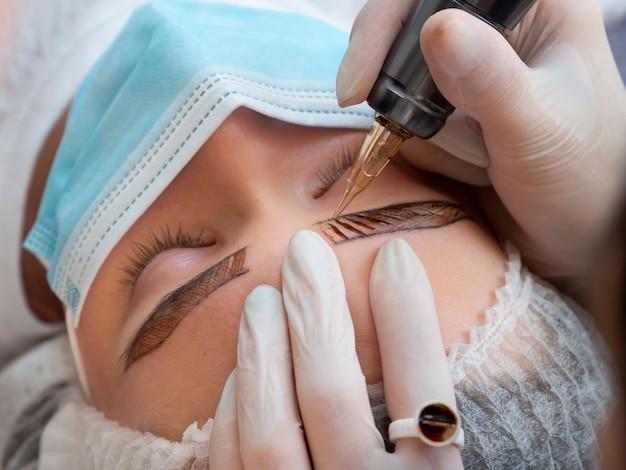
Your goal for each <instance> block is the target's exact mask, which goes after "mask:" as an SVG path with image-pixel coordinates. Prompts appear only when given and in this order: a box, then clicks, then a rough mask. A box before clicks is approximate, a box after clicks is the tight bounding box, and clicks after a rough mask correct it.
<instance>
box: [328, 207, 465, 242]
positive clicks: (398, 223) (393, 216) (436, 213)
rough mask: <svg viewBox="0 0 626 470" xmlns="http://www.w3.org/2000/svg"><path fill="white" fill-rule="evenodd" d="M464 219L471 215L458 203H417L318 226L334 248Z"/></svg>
mask: <svg viewBox="0 0 626 470" xmlns="http://www.w3.org/2000/svg"><path fill="white" fill-rule="evenodd" d="M467 218H471V216H470V215H469V214H468V213H467V211H466V210H465V209H464V208H463V206H461V205H460V204H457V203H454V202H449V201H421V202H409V203H404V204H395V205H392V206H386V207H381V208H379V209H371V210H368V211H363V212H355V213H352V214H346V215H341V216H339V217H335V218H333V219H329V220H325V221H324V222H321V223H320V224H319V226H320V228H321V231H322V234H323V235H324V237H326V239H327V240H328V241H330V242H331V243H334V244H335V245H338V244H341V243H345V242H349V241H352V240H358V239H360V238H366V237H371V236H374V235H381V234H385V233H393V232H402V231H409V230H424V229H429V228H440V227H445V226H446V225H450V224H453V223H455V222H458V221H459V220H463V219H467Z"/></svg>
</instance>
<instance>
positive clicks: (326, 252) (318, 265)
mask: <svg viewBox="0 0 626 470" xmlns="http://www.w3.org/2000/svg"><path fill="white" fill-rule="evenodd" d="M335 265H336V266H337V268H338V266H339V264H338V262H337V258H336V256H335V252H334V251H333V250H332V249H331V248H330V246H328V243H326V242H325V241H324V239H323V238H322V237H321V236H320V235H319V234H317V233H315V232H313V231H312V230H299V231H298V232H296V233H295V234H294V235H293V236H292V237H291V240H289V245H288V246H287V252H286V254H285V260H284V262H283V290H284V286H285V283H290V282H291V281H292V280H295V279H307V278H311V277H314V276H315V273H317V272H319V271H320V270H323V269H328V268H331V269H332V268H333V267H334V266H335Z"/></svg>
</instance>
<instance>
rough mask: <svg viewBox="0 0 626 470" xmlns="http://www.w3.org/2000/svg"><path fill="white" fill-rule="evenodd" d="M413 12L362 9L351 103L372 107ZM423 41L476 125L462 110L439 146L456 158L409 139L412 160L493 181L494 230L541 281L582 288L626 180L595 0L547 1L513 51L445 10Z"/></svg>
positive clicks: (614, 73) (397, 5)
mask: <svg viewBox="0 0 626 470" xmlns="http://www.w3.org/2000/svg"><path fill="white" fill-rule="evenodd" d="M413 4H414V0H370V1H368V2H367V4H366V5H365V6H364V8H363V10H362V11H361V13H360V14H359V16H358V17H357V19H356V21H355V23H354V26H353V30H352V36H351V41H350V46H349V48H348V51H347V52H346V55H345V57H344V60H343V63H342V65H341V67H340V70H339V74H338V77H337V96H338V98H339V101H340V103H341V104H342V105H344V106H346V105H350V104H354V103H358V102H361V101H363V100H365V99H366V97H367V95H368V93H369V90H370V89H371V87H372V85H373V83H374V81H375V79H376V77H377V75H378V72H379V70H380V67H381V66H382V63H383V61H384V58H385V56H386V54H387V51H388V50H389V47H390V45H391V43H392V42H393V40H394V38H395V36H396V35H397V33H398V31H399V30H400V28H401V26H402V23H403V21H404V19H405V18H406V16H407V15H408V13H409V10H410V8H411V6H412V5H413ZM421 44H422V49H423V52H424V55H425V57H426V60H427V62H428V64H429V67H430V70H431V73H432V75H433V78H434V79H435V81H436V83H437V85H438V87H439V89H440V90H441V91H442V93H443V94H444V95H445V96H446V98H447V99H448V100H449V101H450V102H451V103H452V104H454V105H455V106H456V107H457V108H459V110H462V111H463V112H465V113H467V115H469V116H470V117H471V118H472V119H469V118H468V116H466V115H465V114H463V113H462V112H457V113H455V114H453V116H452V118H451V119H450V121H449V123H448V125H447V126H446V127H445V128H444V129H443V130H442V131H441V133H440V134H438V135H437V136H436V137H435V138H433V139H432V141H433V142H434V143H436V144H437V145H439V146H440V147H442V148H443V149H445V150H447V151H448V152H450V153H448V152H446V151H444V150H441V149H434V147H433V146H430V145H429V144H427V143H426V142H424V141H418V140H417V139H412V141H409V143H407V145H406V146H405V148H404V153H405V154H406V156H407V159H408V160H409V161H411V162H412V163H414V164H415V165H417V166H419V167H421V168H423V169H426V170H430V171H434V172H438V173H442V174H445V175H447V176H451V177H453V178H456V179H459V180H461V181H464V182H470V183H475V184H483V183H485V182H487V183H489V184H491V185H492V186H493V190H491V189H488V190H482V191H477V192H478V195H479V197H480V200H481V203H482V205H483V208H484V209H485V213H486V215H487V217H488V218H489V219H490V222H491V223H492V224H493V226H494V228H495V229H496V231H498V232H499V234H500V235H501V236H502V237H505V238H507V239H510V240H512V241H513V242H514V243H516V244H517V246H518V247H519V248H520V250H521V251H522V253H523V255H524V258H525V261H526V262H527V263H528V264H530V266H531V267H532V268H534V269H535V271H537V272H538V273H539V274H541V275H543V276H544V277H552V278H558V277H565V278H566V279H571V280H576V279H577V278H578V277H579V276H580V274H581V273H583V272H584V271H585V269H586V263H587V260H588V259H590V258H591V257H590V256H588V255H589V253H590V251H592V250H593V248H594V243H595V242H597V241H598V239H599V238H601V237H600V235H601V234H602V233H603V232H604V230H605V228H606V224H607V221H608V220H609V219H610V217H611V214H612V213H613V210H614V209H615V206H616V204H617V203H618V201H619V199H620V191H621V190H622V187H623V184H624V181H625V176H626V174H625V172H624V169H625V164H626V132H625V129H626V93H625V91H624V85H623V83H622V81H621V78H620V76H619V73H618V70H617V68H616V65H615V62H614V59H613V56H612V54H611V51H610V47H609V44H608V41H607V39H606V34H605V30H604V25H603V21H602V16H601V12H600V10H599V8H598V6H597V4H596V0H576V1H569V0H538V1H537V3H536V5H535V6H534V7H533V8H532V9H531V11H530V13H529V14H528V15H527V16H526V17H525V18H524V19H523V20H522V22H521V23H520V25H519V26H518V27H517V28H516V29H515V30H514V31H513V32H512V34H510V36H509V38H508V42H507V40H506V39H505V38H504V37H503V36H501V35H500V34H499V33H498V32H497V31H496V30H495V29H493V28H491V27H489V26H487V25H486V24H485V23H484V22H482V21H480V20H478V19H476V18H474V17H472V16H471V15H469V14H467V13H465V12H463V11H460V10H456V9H449V10H444V11H441V12H438V13H437V14H436V15H434V16H433V17H432V18H430V19H429V20H428V21H427V23H426V24H425V26H424V28H423V30H422V35H421ZM518 54H519V55H518ZM474 120H475V121H474ZM476 122H477V123H478V124H476ZM452 154H454V155H455V156H456V157H459V158H454V157H452ZM467 162H470V163H471V164H470V163H467ZM481 167H482V168H481ZM494 190H495V192H494Z"/></svg>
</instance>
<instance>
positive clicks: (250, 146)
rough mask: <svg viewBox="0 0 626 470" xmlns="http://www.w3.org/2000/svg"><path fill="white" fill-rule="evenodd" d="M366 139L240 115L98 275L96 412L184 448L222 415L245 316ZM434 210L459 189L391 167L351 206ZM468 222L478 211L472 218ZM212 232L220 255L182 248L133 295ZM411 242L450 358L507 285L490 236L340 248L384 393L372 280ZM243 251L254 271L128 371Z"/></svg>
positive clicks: (92, 316) (474, 232) (91, 376)
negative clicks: (164, 310) (145, 249)
mask: <svg viewBox="0 0 626 470" xmlns="http://www.w3.org/2000/svg"><path fill="white" fill-rule="evenodd" d="M364 135H365V134H364V132H362V131H354V130H341V129H322V128H309V127H301V126H295V125H291V124H287V123H284V122H280V121H276V120H273V119H271V118H268V117H265V116H262V115H259V114H257V113H254V112H252V111H249V110H246V109H240V110H238V111H236V112H234V113H233V114H232V115H231V116H230V117H229V118H228V119H227V120H226V121H225V122H224V123H223V124H222V125H221V126H220V128H219V129H218V130H217V131H216V132H215V133H214V134H213V135H212V136H211V138H210V139H208V141H207V142H206V143H205V145H204V146H203V147H202V148H201V149H200V150H199V151H198V153H197V154H196V155H195V157H194V158H193V159H192V161H191V162H190V163H189V164H188V165H187V166H186V167H185V168H184V169H183V171H182V172H181V173H180V174H179V175H178V176H177V177H176V179H175V180H174V181H173V182H172V183H171V184H170V186H169V187H168V188H167V189H166V190H165V191H164V192H163V193H162V194H161V195H160V196H159V198H158V199H157V200H156V201H155V202H154V203H153V205H152V206H151V207H150V208H149V209H148V210H147V211H146V213H145V214H143V215H142V216H141V217H140V218H139V219H138V220H137V222H136V223H135V224H134V225H133V226H132V228H131V229H130V230H129V231H128V232H127V233H126V235H125V236H124V237H123V238H122V239H121V240H120V241H119V242H118V244H117V245H116V247H115V248H114V249H113V251H112V252H111V253H110V255H109V256H108V258H107V259H106V261H105V263H104V264H103V265H102V267H101V269H100V271H99V273H98V275H97V277H96V279H95V281H94V283H93V285H92V287H91V289H90V291H89V293H88V296H87V299H86V303H85V307H84V310H83V314H82V317H81V321H80V324H79V327H78V330H77V338H78V345H79V349H80V351H81V355H82V359H83V362H84V365H85V369H86V375H87V381H88V384H89V388H90V393H91V397H90V400H91V401H92V404H93V405H94V406H96V407H97V408H98V409H100V410H102V411H103V412H104V413H105V415H106V416H107V417H109V418H110V419H113V420H116V421H118V422H119V423H120V424H122V425H124V426H128V427H130V428H133V429H138V430H140V431H149V432H152V433H154V434H156V435H159V436H163V437H165V438H168V439H170V440H179V439H180V437H181V434H182V432H183V431H184V429H185V428H186V427H187V426H188V425H189V424H190V423H192V422H194V421H198V422H205V421H206V420H207V419H208V418H209V417H211V416H213V414H214V411H215V408H216V406H217V403H218V401H219V398H220V395H221V391H222V388H223V384H224V382H225V380H226V378H227V376H228V374H229V373H230V372H231V371H232V370H233V368H234V367H235V365H236V347H237V335H238V326H239V320H240V315H241V311H242V305H243V301H244V300H245V297H246V295H247V294H248V293H249V292H250V291H251V290H252V289H253V288H254V287H255V286H257V285H259V284H270V285H273V286H275V287H277V288H280V286H281V280H280V267H281V262H282V258H283V254H284V251H285V249H286V246H287V243H288V241H289V238H290V236H291V235H292V234H293V233H294V232H295V231H296V230H298V229H301V228H304V227H308V228H312V229H313V230H316V231H318V233H321V230H320V228H319V227H318V226H317V225H316V224H317V222H320V221H322V220H325V219H328V218H329V217H330V214H331V213H332V211H333V209H334V208H335V206H336V204H337V202H338V199H339V197H340V195H341V192H342V191H343V188H344V186H345V178H346V175H345V174H344V176H343V177H341V178H340V179H339V180H338V181H337V183H335V184H334V185H333V186H332V187H331V188H330V189H329V190H328V191H327V192H326V193H325V194H324V195H322V196H321V197H319V198H315V197H314V195H315V194H316V190H317V188H318V186H319V183H318V180H317V178H316V176H315V175H316V172H317V171H318V170H320V169H321V168H325V167H326V166H327V165H328V164H329V162H330V161H332V160H337V158H338V155H339V154H340V153H341V151H342V149H345V148H355V147H356V148H358V146H359V144H360V142H361V141H362V140H363V138H364ZM424 200H444V201H455V202H462V203H464V204H466V205H467V202H468V201H469V200H470V197H469V196H468V194H467V193H466V192H465V190H464V189H463V188H462V187H460V186H459V185H457V184H455V183H452V182H450V181H448V180H445V179H443V178H439V177H436V176H433V175H429V174H426V173H423V172H418V171H416V170H414V169H412V168H410V167H408V165H403V164H397V165H391V166H390V167H389V168H388V169H387V170H386V171H385V172H383V174H382V175H381V177H380V178H379V179H378V180H377V181H375V182H374V183H373V184H372V185H371V187H370V188H369V189H368V191H366V192H365V193H363V194H362V195H360V196H359V197H358V198H357V199H356V200H355V201H354V203H353V204H352V205H351V207H350V210H351V211H358V210H366V209H371V208H377V207H381V206H385V205H389V204H394V203H400V202H411V201H424ZM470 210H471V207H470ZM166 226H167V227H169V228H170V229H172V230H174V231H176V230H177V229H178V228H179V227H180V228H181V229H182V230H183V231H185V232H189V233H191V234H198V233H200V232H202V233H203V234H205V235H210V237H211V238H212V239H213V240H214V241H215V244H214V245H212V246H210V247H203V248H186V249H174V250H170V251H167V252H165V253H162V254H160V255H159V256H157V257H156V258H154V259H153V260H152V261H151V262H150V263H149V264H148V265H147V267H146V268H145V270H144V271H143V272H142V273H141V274H140V276H139V278H138V280H137V283H136V284H135V285H134V287H133V286H132V285H130V284H129V283H128V282H124V280H125V279H127V277H128V276H127V274H126V273H125V271H124V270H125V269H128V267H129V265H130V259H131V258H132V257H133V254H134V253H135V252H136V244H137V243H144V244H145V243H146V241H147V240H148V239H149V238H150V237H151V236H152V234H155V233H156V234H160V233H162V231H163V229H164V228H165V227H166ZM394 236H395V237H397V236H402V237H403V238H404V239H405V240H407V241H408V242H409V244H410V245H411V246H412V247H413V249H414V250H415V252H416V253H417V255H418V256H419V258H420V259H421V260H422V262H423V264H424V266H425V267H426V269H427V271H428V273H429V277H430V279H431V284H432V287H433V291H434V295H435V300H436V305H437V310H438V314H439V321H440V326H441V330H442V334H443V339H444V344H445V345H446V346H448V345H450V344H451V343H453V342H465V341H467V340H468V330H469V328H470V327H471V326H473V325H478V324H480V323H482V322H483V321H484V320H483V312H484V310H485V308H487V307H488V306H490V305H492V304H493V302H494V295H493V293H494V291H495V289H496V288H498V287H499V286H501V285H502V284H503V283H504V279H503V274H504V269H505V265H504V260H505V257H504V255H503V253H502V250H501V248H500V245H499V244H498V243H497V242H496V240H495V239H494V237H493V236H492V235H491V234H490V233H489V232H488V231H487V230H485V229H484V228H483V226H481V225H480V224H479V223H478V222H476V221H473V220H469V219H466V220H462V221H459V222H456V223H454V224H452V225H449V226H446V227H443V228H438V229H430V230H420V231H412V232H402V233H399V234H398V233H395V234H388V235H379V236H375V237H371V238H367V239H363V240H357V241H352V242H348V243H344V244H341V245H333V249H334V250H335V252H336V254H337V256H338V259H339V262H340V265H341V268H342V271H343V274H344V279H345V283H346V289H347V297H348V304H349V306H350V311H351V315H352V319H353V322H354V326H355V336H356V348H357V354H358V357H359V361H360V363H361V367H362V370H363V373H364V375H365V377H366V381H367V382H368V383H378V382H380V381H382V377H383V371H382V369H381V365H380V357H379V349H378V344H377V340H376V331H375V329H374V323H373V320H372V314H371V310H370V306H369V293H368V284H369V275H370V271H371V267H372V264H373V261H374V258H375V255H376V253H377V251H378V249H379V248H380V247H381V245H382V244H383V243H384V242H385V241H386V240H388V239H390V238H392V237H394ZM243 247H247V249H246V260H245V265H246V267H247V268H248V269H249V272H248V273H247V274H245V275H243V276H241V277H238V278H237V279H235V280H233V281H231V282H229V283H227V284H226V285H224V286H222V287H220V288H219V289H217V290H216V291H215V292H214V293H212V294H211V295H210V296H209V297H208V298H207V299H206V300H204V301H203V302H201V303H200V304H199V305H198V306H196V307H195V308H194V309H193V310H192V311H191V312H190V313H189V314H188V315H187V316H186V317H185V318H184V319H183V320H182V321H181V323H180V324H179V325H178V327H177V328H176V329H175V330H174V332H173V333H172V334H171V336H170V337H169V338H168V339H167V341H165V343H163V344H162V345H161V346H160V347H159V348H158V349H156V350H154V351H153V352H151V353H150V354H148V355H146V356H144V357H142V358H140V359H139V360H137V361H136V362H134V363H133V364H132V365H130V367H129V368H128V370H126V371H125V370H124V362H123V360H122V359H121V357H122V355H123V353H124V351H125V349H126V348H127V347H128V344H129V342H130V341H131V340H132V339H133V337H134V336H135V334H136V332H137V330H138V329H139V328H140V326H141V325H142V324H143V322H144V321H145V319H146V318H147V317H148V315H149V313H150V311H151V310H152V308H154V306H155V305H156V304H157V302H158V301H159V300H160V299H161V298H162V297H163V296H164V295H166V294H167V293H168V292H169V291H171V290H173V289H174V288H176V287H178V286H179V285H181V284H182V283H184V282H185V281H187V280H189V279H191V278H192V277H194V276H195V275H197V274H198V273H200V272H202V271H204V270H205V269H207V268H208V267H210V266H212V265H214V264H215V263H217V262H219V261H220V260H222V259H223V258H225V257H226V256H228V255H230V254H232V253H233V252H235V251H237V250H238V249H240V248H243Z"/></svg>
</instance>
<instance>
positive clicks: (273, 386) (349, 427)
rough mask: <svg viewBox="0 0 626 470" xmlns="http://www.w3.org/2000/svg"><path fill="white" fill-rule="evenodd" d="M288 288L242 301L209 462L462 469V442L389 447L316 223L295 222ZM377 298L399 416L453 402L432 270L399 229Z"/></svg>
mask: <svg viewBox="0 0 626 470" xmlns="http://www.w3.org/2000/svg"><path fill="white" fill-rule="evenodd" d="M283 295H284V307H285V308H283V298H281V295H280V293H279V292H278V291H277V290H276V289H274V288H273V287H269V286H260V287H257V288H256V289H255V290H254V291H253V292H252V293H251V294H250V295H249V296H248V298H247V300H246V303H245V306H244V314H243V317H242V320H241V326H240V330H239V344H238V358H237V369H236V371H235V372H234V374H231V376H230V378H229V380H228V381H227V383H226V386H225V387H224V391H223V393H222V398H221V401H220V403H219V405H218V408H217V411H216V415H215V421H214V425H213V431H212V436H211V442H210V449H209V456H210V467H211V469H218V470H219V469H242V468H245V469H252V468H259V469H266V468H285V469H304V468H312V467H314V468H319V469H334V468H336V469H346V468H371V469H379V468H380V469H391V468H393V469H395V468H407V469H408V468H429V469H438V468H441V469H444V468H445V469H452V470H454V469H455V468H462V463H461V459H460V453H459V450H458V448H457V447H454V446H448V447H443V448H433V447H427V446H426V445H425V444H422V442H421V441H418V440H417V439H415V438H407V439H400V440H398V441H397V445H396V451H395V453H393V454H390V453H387V452H386V450H385V447H384V443H383V440H382V437H381V435H380V433H379V432H378V430H377V429H376V427H375V425H374V419H373V417H372V412H371V408H370V406H369V399H368V395H367V389H366V385H365V379H364V377H363V373H362V372H361V368H360V365H359V362H358V359H357V355H356V350H355V345H354V341H355V339H354V329H353V325H352V320H351V317H350V312H349V310H348V305H347V302H346V295H345V288H344V283H343V278H342V275H341V271H340V269H339V263H338V262H337V258H336V257H335V254H334V252H333V251H332V249H331V248H330V247H329V246H328V245H327V244H326V243H325V242H324V240H322V238H321V237H320V236H319V235H317V234H315V233H314V232H310V231H301V232H298V233H297V234H296V235H295V236H294V237H293V238H292V240H291V242H290V244H289V248H288V251H287V254H286V257H285V260H284V263H283ZM370 301H371V304H372V309H373V313H374V321H375V324H376V330H377V333H378V342H379V345H380V352H381V358H382V365H383V373H384V377H385V384H384V389H385V399H386V403H387V407H388V410H389V414H390V417H391V419H392V420H393V419H400V418H410V417H412V416H414V415H415V412H416V410H417V408H418V406H419V405H420V404H422V403H424V402H426V401H430V400H433V399H434V400H436V401H440V402H443V403H445V404H447V405H448V406H450V407H451V408H453V409H455V408H456V402H455V399H454V392H453V386H452V380H451V378H450V374H449V370H448V365H447V361H446V358H445V354H444V348H443V343H442V340H441V334H440V331H439V324H438V320H437V314H436V312H435V306H434V300H433V295H432V291H431V288H430V284H429V281H428V276H427V274H426V272H425V270H424V267H423V266H422V264H421V263H420V261H419V260H418V258H417V256H416V255H415V253H414V252H413V250H412V249H411V248H410V246H409V245H408V244H407V243H406V242H404V241H402V240H392V241H390V242H388V243H386V244H385V245H384V246H383V248H382V249H381V250H380V252H379V254H378V257H377V259H376V262H375V264H374V268H373V270H372V274H371V279H370ZM290 343H291V351H290ZM294 379H295V383H294ZM302 425H303V426H304V431H303V428H302ZM307 445H308V450H309V452H310V459H309V455H308V454H307Z"/></svg>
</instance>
